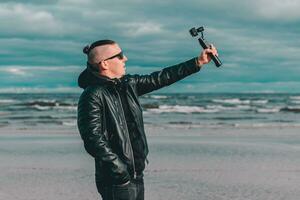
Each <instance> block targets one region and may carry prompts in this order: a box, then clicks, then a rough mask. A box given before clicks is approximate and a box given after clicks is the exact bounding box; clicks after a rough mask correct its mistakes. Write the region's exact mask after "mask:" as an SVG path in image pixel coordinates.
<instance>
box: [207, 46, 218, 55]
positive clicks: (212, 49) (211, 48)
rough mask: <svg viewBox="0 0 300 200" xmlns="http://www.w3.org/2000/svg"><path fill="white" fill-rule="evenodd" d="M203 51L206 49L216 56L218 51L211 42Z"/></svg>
mask: <svg viewBox="0 0 300 200" xmlns="http://www.w3.org/2000/svg"><path fill="white" fill-rule="evenodd" d="M205 51H206V53H211V54H213V55H216V56H218V51H217V49H216V47H215V46H214V45H213V44H210V45H209V48H208V49H205Z"/></svg>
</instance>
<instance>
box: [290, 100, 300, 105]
mask: <svg viewBox="0 0 300 200" xmlns="http://www.w3.org/2000/svg"><path fill="white" fill-rule="evenodd" d="M291 103H292V104H300V100H298V101H297V100H293V101H291Z"/></svg>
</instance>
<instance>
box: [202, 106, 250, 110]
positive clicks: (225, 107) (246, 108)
mask: <svg viewBox="0 0 300 200" xmlns="http://www.w3.org/2000/svg"><path fill="white" fill-rule="evenodd" d="M206 108H207V109H210V110H219V111H231V110H249V109H251V106H250V105H238V106H230V107H227V106H222V105H208V106H206Z"/></svg>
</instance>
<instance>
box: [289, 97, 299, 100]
mask: <svg viewBox="0 0 300 200" xmlns="http://www.w3.org/2000/svg"><path fill="white" fill-rule="evenodd" d="M290 99H293V100H300V96H290Z"/></svg>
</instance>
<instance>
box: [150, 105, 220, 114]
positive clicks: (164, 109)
mask: <svg viewBox="0 0 300 200" xmlns="http://www.w3.org/2000/svg"><path fill="white" fill-rule="evenodd" d="M149 111H150V112H155V113H173V112H175V113H215V112H218V111H219V110H218V109H205V108H203V107H200V106H180V105H175V106H170V105H161V106H159V108H155V109H149Z"/></svg>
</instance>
